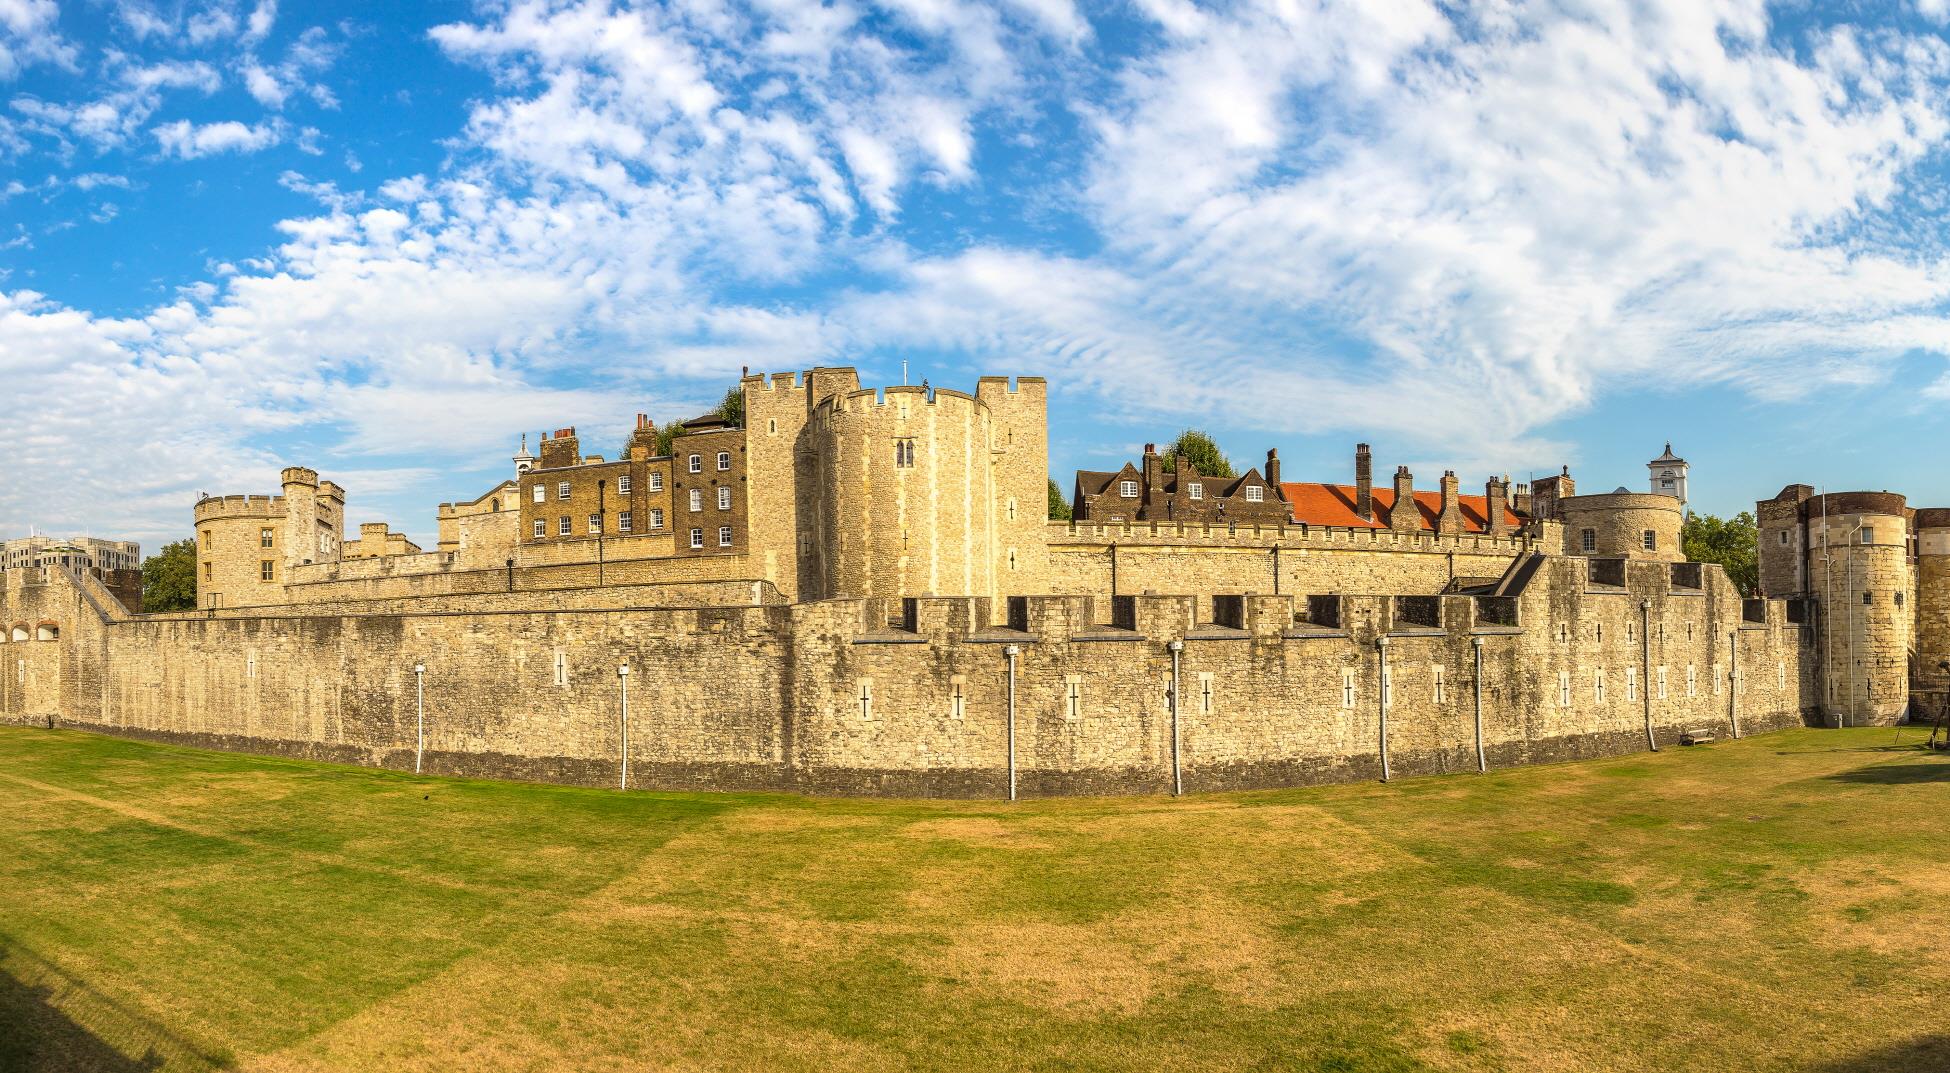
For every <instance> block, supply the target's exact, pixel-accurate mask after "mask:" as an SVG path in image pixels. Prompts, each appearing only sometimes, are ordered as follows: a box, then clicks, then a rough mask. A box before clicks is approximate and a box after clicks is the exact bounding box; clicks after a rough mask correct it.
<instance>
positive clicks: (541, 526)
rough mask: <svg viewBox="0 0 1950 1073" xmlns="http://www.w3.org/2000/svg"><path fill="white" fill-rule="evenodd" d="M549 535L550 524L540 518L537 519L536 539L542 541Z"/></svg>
mask: <svg viewBox="0 0 1950 1073" xmlns="http://www.w3.org/2000/svg"><path fill="white" fill-rule="evenodd" d="M547 535H548V523H547V522H544V521H542V520H541V519H540V518H537V519H535V539H536V540H540V539H542V538H543V537H545V536H547Z"/></svg>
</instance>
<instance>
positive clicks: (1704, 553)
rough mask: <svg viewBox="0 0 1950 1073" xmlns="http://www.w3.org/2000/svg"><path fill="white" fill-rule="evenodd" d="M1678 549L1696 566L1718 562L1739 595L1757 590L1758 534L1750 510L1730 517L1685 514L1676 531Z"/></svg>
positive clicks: (1758, 564)
mask: <svg viewBox="0 0 1950 1073" xmlns="http://www.w3.org/2000/svg"><path fill="white" fill-rule="evenodd" d="M1679 546H1680V550H1682V551H1684V552H1685V554H1686V558H1688V559H1690V560H1692V561H1693V562H1696V563H1718V564H1719V565H1720V566H1721V568H1723V569H1724V570H1726V572H1727V580H1729V581H1731V582H1733V585H1734V588H1737V589H1739V590H1740V595H1742V596H1753V595H1754V593H1755V591H1756V590H1758V589H1759V588H1760V552H1759V548H1760V531H1759V529H1758V528H1757V527H1756V526H1755V525H1754V515H1753V513H1752V512H1751V511H1744V510H1743V511H1741V512H1740V513H1739V514H1736V515H1734V516H1733V517H1732V518H1725V519H1722V518H1716V517H1714V516H1713V515H1711V514H1688V515H1687V516H1686V524H1685V525H1684V526H1683V527H1681V529H1680V530H1679Z"/></svg>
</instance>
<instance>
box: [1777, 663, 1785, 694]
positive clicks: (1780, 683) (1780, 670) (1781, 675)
mask: <svg viewBox="0 0 1950 1073" xmlns="http://www.w3.org/2000/svg"><path fill="white" fill-rule="evenodd" d="M1774 685H1775V687H1776V688H1779V687H1784V686H1786V685H1787V664H1786V663H1776V664H1774Z"/></svg>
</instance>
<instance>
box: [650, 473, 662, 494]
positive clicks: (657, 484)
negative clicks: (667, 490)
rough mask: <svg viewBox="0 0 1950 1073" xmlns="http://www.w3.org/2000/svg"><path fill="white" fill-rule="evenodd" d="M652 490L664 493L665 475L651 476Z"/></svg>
mask: <svg viewBox="0 0 1950 1073" xmlns="http://www.w3.org/2000/svg"><path fill="white" fill-rule="evenodd" d="M650 490H651V491H652V492H661V491H663V490H664V475H663V474H661V473H652V474H651V475H650Z"/></svg>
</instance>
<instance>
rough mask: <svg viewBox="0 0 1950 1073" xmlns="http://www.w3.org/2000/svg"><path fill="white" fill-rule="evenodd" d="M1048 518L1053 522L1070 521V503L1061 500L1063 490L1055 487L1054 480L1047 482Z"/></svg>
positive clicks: (1052, 478)
mask: <svg viewBox="0 0 1950 1073" xmlns="http://www.w3.org/2000/svg"><path fill="white" fill-rule="evenodd" d="M1049 518H1050V521H1053V522H1067V521H1069V520H1070V501H1069V500H1067V499H1064V498H1063V489H1061V488H1058V487H1057V486H1056V478H1054V477H1051V478H1050V482H1049Z"/></svg>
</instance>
